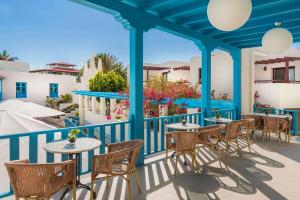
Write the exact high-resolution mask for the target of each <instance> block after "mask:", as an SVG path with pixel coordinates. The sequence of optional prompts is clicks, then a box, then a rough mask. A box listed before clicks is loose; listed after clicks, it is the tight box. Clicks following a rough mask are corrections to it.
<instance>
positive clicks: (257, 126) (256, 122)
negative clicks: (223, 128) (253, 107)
mask: <svg viewBox="0 0 300 200" xmlns="http://www.w3.org/2000/svg"><path fill="white" fill-rule="evenodd" d="M242 119H252V120H253V121H251V123H250V126H249V131H251V132H252V134H251V135H252V136H253V140H254V141H255V131H256V130H263V128H264V127H263V124H264V120H263V117H260V116H255V115H242Z"/></svg>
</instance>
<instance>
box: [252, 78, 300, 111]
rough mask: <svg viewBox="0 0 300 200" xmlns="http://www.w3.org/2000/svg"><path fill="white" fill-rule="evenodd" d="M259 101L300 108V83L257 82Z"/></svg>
mask: <svg viewBox="0 0 300 200" xmlns="http://www.w3.org/2000/svg"><path fill="white" fill-rule="evenodd" d="M254 88H255V90H257V91H258V93H259V94H260V97H259V101H260V102H262V103H265V104H269V105H271V106H272V107H276V108H300V92H299V91H300V84H288V83H263V84H260V83H257V84H254Z"/></svg>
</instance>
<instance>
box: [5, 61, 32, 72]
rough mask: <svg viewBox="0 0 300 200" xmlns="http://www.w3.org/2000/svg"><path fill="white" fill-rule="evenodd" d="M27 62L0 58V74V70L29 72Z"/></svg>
mask: <svg viewBox="0 0 300 200" xmlns="http://www.w3.org/2000/svg"><path fill="white" fill-rule="evenodd" d="M29 69H30V66H29V63H26V62H19V61H14V62H13V61H3V60H0V75H1V71H2V70H3V71H17V72H29Z"/></svg>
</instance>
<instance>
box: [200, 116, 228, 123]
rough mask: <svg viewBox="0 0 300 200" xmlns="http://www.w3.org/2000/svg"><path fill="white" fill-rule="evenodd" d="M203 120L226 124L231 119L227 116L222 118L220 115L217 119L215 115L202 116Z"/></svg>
mask: <svg viewBox="0 0 300 200" xmlns="http://www.w3.org/2000/svg"><path fill="white" fill-rule="evenodd" d="M204 120H205V121H208V122H212V123H216V124H228V123H230V122H232V120H231V119H228V118H222V117H220V118H219V119H218V118H216V117H209V118H204Z"/></svg>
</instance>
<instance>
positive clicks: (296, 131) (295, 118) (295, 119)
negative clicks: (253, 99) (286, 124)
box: [253, 105, 300, 135]
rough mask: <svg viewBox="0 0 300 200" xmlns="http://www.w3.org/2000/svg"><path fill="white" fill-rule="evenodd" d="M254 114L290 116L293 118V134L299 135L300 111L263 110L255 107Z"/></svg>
mask: <svg viewBox="0 0 300 200" xmlns="http://www.w3.org/2000/svg"><path fill="white" fill-rule="evenodd" d="M253 112H258V113H269V114H289V115H291V116H292V117H293V118H292V127H291V132H292V134H294V135H299V134H300V131H299V126H298V119H299V118H298V117H299V116H300V109H278V108H264V107H263V108H262V107H256V106H255V105H254V106H253Z"/></svg>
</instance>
